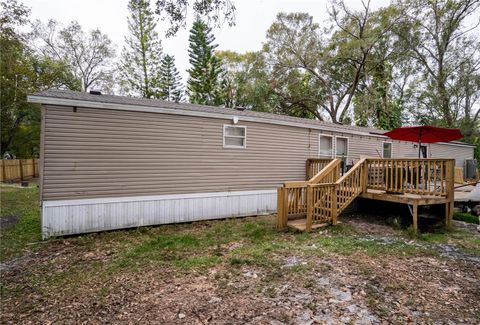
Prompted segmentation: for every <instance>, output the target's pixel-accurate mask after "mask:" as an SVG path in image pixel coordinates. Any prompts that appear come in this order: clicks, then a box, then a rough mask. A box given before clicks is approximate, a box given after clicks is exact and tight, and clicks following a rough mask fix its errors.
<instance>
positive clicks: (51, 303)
mask: <svg viewBox="0 0 480 325" xmlns="http://www.w3.org/2000/svg"><path fill="white" fill-rule="evenodd" d="M37 198H38V191H37V189H36V188H18V187H8V186H4V187H2V189H1V218H2V229H1V232H0V239H1V261H2V262H3V264H2V273H1V280H2V283H1V294H2V316H1V319H2V320H1V322H2V323H19V322H29V321H30V322H42V323H43V322H60V323H65V322H67V323H68V322H72V321H79V322H93V323H103V322H107V321H110V322H115V323H139V322H146V323H189V324H190V323H210V322H212V323H244V322H251V323H269V322H270V321H272V320H276V321H278V322H283V323H299V322H302V321H305V322H307V323H308V321H310V320H314V321H317V322H318V323H322V322H323V323H328V322H329V321H333V322H343V323H349V322H351V323H355V322H356V321H359V322H364V323H368V322H370V323H376V322H382V321H385V322H388V323H399V324H400V323H405V322H409V321H417V322H420V323H422V322H427V323H428V322H436V321H444V320H448V319H451V320H452V321H455V322H457V321H458V319H463V320H464V321H465V322H466V323H469V322H470V321H472V322H473V321H474V320H475V319H477V320H478V319H479V318H480V307H479V306H478V304H477V300H476V299H478V292H480V281H479V278H480V271H479V269H480V268H479V265H480V241H479V238H480V237H479V236H478V234H476V233H475V232H474V231H469V230H464V229H457V230H454V231H444V232H437V233H433V234H422V235H419V236H418V237H414V238H412V237H410V236H409V235H408V232H407V231H403V230H394V229H392V228H391V227H388V226H387V225H385V224H383V223H382V222H381V220H380V221H378V222H374V223H371V222H367V221H365V219H364V218H362V217H361V216H352V217H345V218H344V219H343V222H342V223H341V224H339V225H338V226H335V227H328V228H326V229H324V230H321V231H316V232H312V233H310V234H305V233H296V232H284V233H283V232H282V233H280V232H277V231H276V229H275V227H274V225H275V220H274V216H268V217H255V218H241V219H227V220H218V221H209V222H197V223H192V224H181V225H165V226H159V227H144V228H139V229H131V230H121V231H112V232H103V233H96V234H87V235H83V236H75V237H68V238H56V239H51V240H48V241H40V234H39V229H40V221H39V208H38V201H37ZM477 259H478V262H477ZM446 302H448V304H445V303H446ZM342 317H343V318H342Z"/></svg>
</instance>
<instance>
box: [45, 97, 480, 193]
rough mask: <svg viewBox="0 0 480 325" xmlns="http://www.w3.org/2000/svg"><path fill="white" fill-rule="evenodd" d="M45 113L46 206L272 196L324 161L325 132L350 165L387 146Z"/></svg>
mask: <svg viewBox="0 0 480 325" xmlns="http://www.w3.org/2000/svg"><path fill="white" fill-rule="evenodd" d="M218 109H219V110H221V109H222V108H218ZM43 113H44V114H43V121H44V128H43V131H42V143H43V146H42V147H43V150H42V157H41V160H42V162H43V175H42V184H41V186H42V199H44V200H59V199H82V198H101V197H124V196H143V195H163V194H182V193H201V192H226V191H242V190H262V189H273V188H275V187H277V186H279V185H280V184H282V183H283V182H285V181H294V180H303V179H304V177H305V160H306V159H307V158H311V157H318V145H319V134H320V133H322V134H328V135H333V136H342V137H348V139H349V143H348V150H349V151H348V160H347V163H349V164H350V163H352V162H355V161H357V160H358V159H360V158H361V157H375V158H379V157H381V153H382V143H383V142H384V141H388V139H385V138H382V137H378V136H373V135H372V136H359V135H351V134H348V133H344V132H326V131H322V130H317V129H310V128H307V127H305V128H302V127H294V126H285V125H275V124H266V123H259V122H245V121H242V118H241V117H240V121H239V123H238V124H237V125H240V126H246V127H247V133H246V134H247V138H246V148H224V147H223V125H224V124H228V125H231V123H232V121H231V119H230V118H225V119H219V118H207V117H193V116H185V115H173V114H164V113H162V114H159V113H151V112H135V111H125V110H118V111H117V110H106V109H98V108H77V112H74V111H73V108H72V107H56V106H48V105H47V106H44V112H43ZM391 142H392V157H394V158H395V157H396V158H400V157H407V158H416V157H417V152H418V151H417V149H415V148H414V144H413V143H411V142H400V141H391ZM429 153H430V154H431V155H432V157H437V158H456V159H457V165H458V166H463V163H464V159H465V158H468V159H470V158H472V156H473V148H471V147H461V146H454V145H446V144H435V145H431V148H430V149H429Z"/></svg>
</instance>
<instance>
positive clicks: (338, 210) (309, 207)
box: [306, 158, 367, 231]
mask: <svg viewBox="0 0 480 325" xmlns="http://www.w3.org/2000/svg"><path fill="white" fill-rule="evenodd" d="M366 160H367V159H366V158H362V159H360V160H359V161H358V162H357V163H356V164H355V165H353V167H352V168H351V169H350V170H349V171H348V172H346V173H345V174H344V175H343V176H341V177H340V178H339V179H338V180H336V181H335V182H332V183H323V184H320V183H314V184H313V183H310V184H308V185H307V220H306V223H307V224H306V230H307V231H310V230H311V228H312V224H313V207H314V205H315V202H313V195H312V194H313V191H312V189H313V188H314V187H318V186H322V185H334V186H335V188H334V191H333V196H332V198H331V200H332V202H331V203H332V207H333V211H332V224H336V219H337V215H338V214H339V213H341V212H342V210H343V209H344V208H345V206H342V205H340V203H339V202H338V200H337V197H338V195H337V191H338V189H339V187H340V186H341V185H342V183H344V182H346V181H347V180H348V179H349V178H350V177H352V175H354V174H355V173H356V172H357V171H358V170H359V169H360V170H361V171H360V176H359V177H360V187H361V189H360V190H359V191H355V194H354V195H353V196H352V197H353V199H354V198H355V197H356V196H358V195H359V194H360V193H362V192H363V191H365V189H366V181H367V179H366V168H365V167H364V166H365V165H366V163H365V162H366ZM362 169H363V170H362ZM362 171H363V172H362ZM353 199H352V198H348V200H347V201H346V202H345V203H347V202H350V201H351V200H353Z"/></svg>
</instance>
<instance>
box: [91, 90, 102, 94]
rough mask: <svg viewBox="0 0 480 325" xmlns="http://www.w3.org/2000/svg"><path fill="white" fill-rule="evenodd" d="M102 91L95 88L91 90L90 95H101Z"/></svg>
mask: <svg viewBox="0 0 480 325" xmlns="http://www.w3.org/2000/svg"><path fill="white" fill-rule="evenodd" d="M101 94H102V92H101V91H100V90H95V89H92V90H90V95H101Z"/></svg>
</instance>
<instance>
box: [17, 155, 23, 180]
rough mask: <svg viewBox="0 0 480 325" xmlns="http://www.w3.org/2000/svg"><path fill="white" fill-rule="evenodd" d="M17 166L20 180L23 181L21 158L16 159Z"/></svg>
mask: <svg viewBox="0 0 480 325" xmlns="http://www.w3.org/2000/svg"><path fill="white" fill-rule="evenodd" d="M18 166H19V168H20V181H21V182H23V165H22V159H18Z"/></svg>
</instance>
